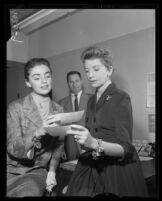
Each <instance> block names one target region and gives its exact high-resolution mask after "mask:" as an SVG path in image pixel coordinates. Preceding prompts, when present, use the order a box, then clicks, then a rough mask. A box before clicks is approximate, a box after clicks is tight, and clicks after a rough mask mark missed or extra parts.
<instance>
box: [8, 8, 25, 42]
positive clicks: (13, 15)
mask: <svg viewBox="0 0 162 201" xmlns="http://www.w3.org/2000/svg"><path fill="white" fill-rule="evenodd" d="M18 22H19V18H18V13H17V12H16V11H15V10H10V25H11V40H12V41H14V42H24V41H21V40H16V37H17V35H18V33H19V32H20V30H19V26H18Z"/></svg>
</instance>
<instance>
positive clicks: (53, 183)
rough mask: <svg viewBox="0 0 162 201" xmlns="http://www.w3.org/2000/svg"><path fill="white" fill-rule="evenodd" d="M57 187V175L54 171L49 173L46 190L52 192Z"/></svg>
mask: <svg viewBox="0 0 162 201" xmlns="http://www.w3.org/2000/svg"><path fill="white" fill-rule="evenodd" d="M56 185H57V181H56V174H55V172H53V171H49V172H48V174H47V178H46V190H47V191H52V188H53V187H54V186H56Z"/></svg>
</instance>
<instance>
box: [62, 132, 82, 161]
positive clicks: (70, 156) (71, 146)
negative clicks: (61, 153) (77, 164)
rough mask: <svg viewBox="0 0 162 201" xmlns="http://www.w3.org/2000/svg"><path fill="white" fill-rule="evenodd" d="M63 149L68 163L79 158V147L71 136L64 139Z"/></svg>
mask: <svg viewBox="0 0 162 201" xmlns="http://www.w3.org/2000/svg"><path fill="white" fill-rule="evenodd" d="M64 148H65V153H66V157H67V160H68V161H71V160H76V159H78V158H79V156H80V154H81V146H80V145H79V144H78V143H77V142H76V141H75V139H74V136H73V135H68V136H66V137H65V142H64Z"/></svg>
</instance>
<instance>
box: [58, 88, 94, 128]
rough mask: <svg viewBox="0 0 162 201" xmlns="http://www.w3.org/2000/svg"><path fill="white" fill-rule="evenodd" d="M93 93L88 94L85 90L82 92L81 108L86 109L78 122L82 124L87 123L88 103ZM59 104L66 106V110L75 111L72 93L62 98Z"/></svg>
mask: <svg viewBox="0 0 162 201" xmlns="http://www.w3.org/2000/svg"><path fill="white" fill-rule="evenodd" d="M91 95H92V94H87V93H85V92H84V91H83V92H82V94H81V97H80V101H79V110H84V111H85V112H84V115H83V117H82V119H81V120H80V121H79V122H78V124H80V125H83V126H84V125H85V115H86V110H87V103H88V100H89V98H90V97H91ZM59 104H60V105H61V106H62V107H63V108H64V112H72V111H73V105H72V100H71V95H69V96H67V97H65V98H63V99H61V100H60V101H59Z"/></svg>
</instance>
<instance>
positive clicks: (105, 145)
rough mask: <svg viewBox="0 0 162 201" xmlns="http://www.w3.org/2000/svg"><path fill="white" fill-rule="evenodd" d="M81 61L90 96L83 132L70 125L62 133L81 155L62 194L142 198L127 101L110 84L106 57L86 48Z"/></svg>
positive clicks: (144, 190) (105, 53)
mask: <svg viewBox="0 0 162 201" xmlns="http://www.w3.org/2000/svg"><path fill="white" fill-rule="evenodd" d="M81 59H82V62H83V66H84V70H85V73H86V75H87V78H88V80H89V82H90V84H91V85H92V87H95V88H96V93H95V94H94V96H92V97H91V98H90V99H89V101H88V105H87V114H86V125H85V127H83V126H80V125H72V126H71V128H70V129H69V130H68V132H67V134H68V135H74V138H75V140H76V141H77V142H78V143H79V144H80V145H81V146H83V147H84V148H85V149H86V150H87V151H86V152H85V153H83V154H82V155H80V157H79V160H78V163H77V166H76V168H75V171H74V173H73V175H72V177H71V180H70V182H69V186H68V189H67V193H66V195H67V196H90V197H94V196H99V195H101V194H102V195H106V196H108V195H111V196H110V197H113V196H114V197H115V196H116V197H147V196H148V192H147V188H146V184H145V180H144V177H143V173H142V168H141V164H140V160H139V157H138V154H137V152H136V150H135V148H134V146H133V145H132V127H133V118H132V106H131V100H130V97H129V95H128V94H127V93H126V92H124V91H122V90H120V89H118V88H117V87H116V86H115V84H114V83H113V82H112V81H111V75H112V73H113V66H112V61H111V54H110V53H109V51H107V50H105V49H102V48H98V47H96V46H95V47H90V48H87V49H86V50H85V51H84V52H83V53H82V56H81Z"/></svg>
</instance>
